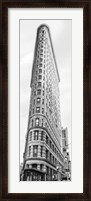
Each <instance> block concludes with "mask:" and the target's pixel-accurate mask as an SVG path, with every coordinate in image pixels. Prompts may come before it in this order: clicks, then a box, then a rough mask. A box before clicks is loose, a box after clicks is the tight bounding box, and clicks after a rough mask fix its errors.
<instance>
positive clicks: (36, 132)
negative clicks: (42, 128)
mask: <svg viewBox="0 0 91 201" xmlns="http://www.w3.org/2000/svg"><path fill="white" fill-rule="evenodd" d="M38 134H39V131H34V140H38Z"/></svg>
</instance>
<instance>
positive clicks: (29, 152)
mask: <svg viewBox="0 0 91 201" xmlns="http://www.w3.org/2000/svg"><path fill="white" fill-rule="evenodd" d="M30 155H31V146H29V156H30Z"/></svg>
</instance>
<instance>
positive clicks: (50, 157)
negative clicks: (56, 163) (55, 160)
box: [50, 153, 52, 162]
mask: <svg viewBox="0 0 91 201" xmlns="http://www.w3.org/2000/svg"><path fill="white" fill-rule="evenodd" d="M51 161H52V154H51V153H50V162H51Z"/></svg>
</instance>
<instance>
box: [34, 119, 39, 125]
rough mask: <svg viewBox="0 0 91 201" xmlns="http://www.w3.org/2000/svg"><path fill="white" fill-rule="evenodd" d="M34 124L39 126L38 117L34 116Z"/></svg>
mask: <svg viewBox="0 0 91 201" xmlns="http://www.w3.org/2000/svg"><path fill="white" fill-rule="evenodd" d="M35 125H36V126H39V118H36V119H35Z"/></svg>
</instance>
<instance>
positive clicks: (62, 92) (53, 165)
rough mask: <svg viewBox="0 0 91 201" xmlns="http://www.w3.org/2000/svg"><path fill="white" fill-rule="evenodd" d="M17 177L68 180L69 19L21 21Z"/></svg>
mask: <svg viewBox="0 0 91 201" xmlns="http://www.w3.org/2000/svg"><path fill="white" fill-rule="evenodd" d="M19 51H20V54H19V60H20V66H19V97H20V98H19V100H20V101H19V111H20V114H19V121H20V132H19V149H20V151H19V153H20V156H19V174H20V175H19V180H20V181H30V182H31V181H60V182H62V181H66V182H68V181H69V182H70V181H71V180H72V178H71V166H72V161H71V159H72V157H71V154H72V153H71V150H72V122H71V119H72V115H71V114H72V109H71V108H72V101H71V96H72V94H71V93H72V90H71V89H72V78H71V75H72V66H71V60H72V21H71V19H68V20H67V19H59V20H55V19H54V20H53V19H52V20H50V19H49V20H48V19H47V20H46V19H45V20H44V19H43V20H42V19H41V20H40V19H39V20H38V19H34V20H33V19H27V20H26V19H22V20H20V22H19Z"/></svg>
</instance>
